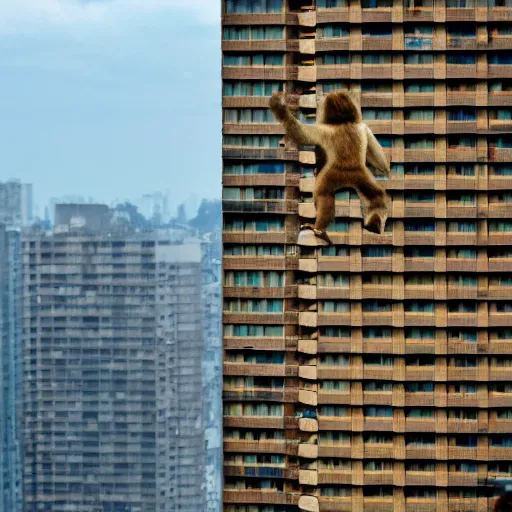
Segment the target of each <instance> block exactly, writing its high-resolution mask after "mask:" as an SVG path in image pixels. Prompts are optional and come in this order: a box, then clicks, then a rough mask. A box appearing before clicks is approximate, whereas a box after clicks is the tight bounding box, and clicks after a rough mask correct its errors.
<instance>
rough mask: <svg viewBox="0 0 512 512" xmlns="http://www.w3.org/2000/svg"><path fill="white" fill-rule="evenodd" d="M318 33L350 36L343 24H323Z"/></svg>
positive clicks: (327, 35)
mask: <svg viewBox="0 0 512 512" xmlns="http://www.w3.org/2000/svg"><path fill="white" fill-rule="evenodd" d="M320 34H321V37H350V30H349V29H348V27H345V26H343V25H324V26H323V27H322V29H321V30H320Z"/></svg>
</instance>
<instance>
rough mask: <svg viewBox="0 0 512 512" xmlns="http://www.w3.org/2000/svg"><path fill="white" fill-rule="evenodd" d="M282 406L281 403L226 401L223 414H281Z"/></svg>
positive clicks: (282, 411)
mask: <svg viewBox="0 0 512 512" xmlns="http://www.w3.org/2000/svg"><path fill="white" fill-rule="evenodd" d="M283 413H284V406H283V405H282V404H265V403H263V404H258V403H250V402H248V403H243V404H240V403H226V404H224V414H225V415H226V416H282V415H283Z"/></svg>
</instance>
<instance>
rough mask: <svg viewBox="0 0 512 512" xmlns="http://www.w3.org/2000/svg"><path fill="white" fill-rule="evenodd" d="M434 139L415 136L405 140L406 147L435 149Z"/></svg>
mask: <svg viewBox="0 0 512 512" xmlns="http://www.w3.org/2000/svg"><path fill="white" fill-rule="evenodd" d="M434 145H435V143H434V139H429V138H426V137H424V138H413V139H406V140H405V141H404V146H405V149H434Z"/></svg>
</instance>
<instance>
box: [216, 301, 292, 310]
mask: <svg viewBox="0 0 512 512" xmlns="http://www.w3.org/2000/svg"><path fill="white" fill-rule="evenodd" d="M224 310H225V311H230V312H234V313H282V312H283V301H282V299H226V300H225V301H224Z"/></svg>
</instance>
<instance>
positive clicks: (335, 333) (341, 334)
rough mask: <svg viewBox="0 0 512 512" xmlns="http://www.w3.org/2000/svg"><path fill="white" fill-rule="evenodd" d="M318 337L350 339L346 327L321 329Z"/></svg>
mask: <svg viewBox="0 0 512 512" xmlns="http://www.w3.org/2000/svg"><path fill="white" fill-rule="evenodd" d="M320 335H321V336H326V337H327V338H350V329H347V328H346V327H321V328H320Z"/></svg>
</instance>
